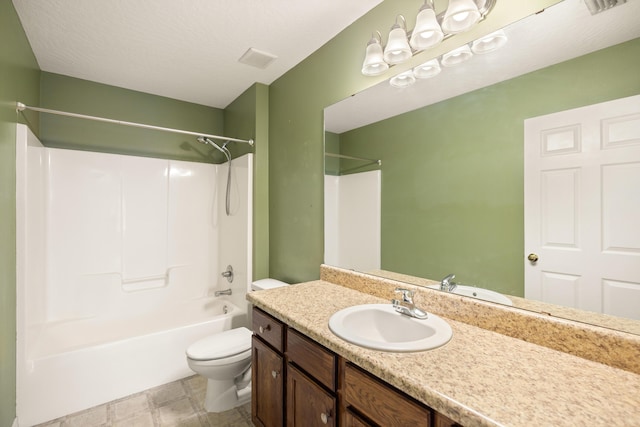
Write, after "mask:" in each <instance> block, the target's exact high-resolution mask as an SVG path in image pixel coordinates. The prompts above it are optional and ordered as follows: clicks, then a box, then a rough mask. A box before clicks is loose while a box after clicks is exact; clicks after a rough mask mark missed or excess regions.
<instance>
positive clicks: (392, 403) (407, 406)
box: [344, 363, 431, 427]
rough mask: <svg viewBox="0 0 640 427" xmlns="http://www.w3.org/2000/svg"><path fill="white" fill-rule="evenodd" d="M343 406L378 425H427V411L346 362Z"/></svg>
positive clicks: (429, 413) (428, 423)
mask: <svg viewBox="0 0 640 427" xmlns="http://www.w3.org/2000/svg"><path fill="white" fill-rule="evenodd" d="M344 388H345V393H344V396H345V402H346V406H347V408H348V407H353V408H354V409H356V410H357V411H358V412H359V413H361V414H363V415H365V416H366V417H367V418H368V419H370V420H371V421H373V422H374V423H376V424H378V425H381V426H407V425H411V426H426V427H428V426H430V424H431V411H430V410H429V409H427V408H425V407H423V406H421V405H419V404H418V403H416V402H414V401H413V400H410V399H411V398H410V397H408V396H405V395H403V394H401V393H400V392H399V391H397V390H395V389H393V388H391V386H389V385H388V384H385V383H383V382H382V381H380V380H379V379H377V378H375V377H373V376H371V375H369V374H367V373H365V372H364V371H362V370H360V369H359V368H357V367H356V366H354V365H352V364H350V363H347V364H346V367H345V371H344Z"/></svg>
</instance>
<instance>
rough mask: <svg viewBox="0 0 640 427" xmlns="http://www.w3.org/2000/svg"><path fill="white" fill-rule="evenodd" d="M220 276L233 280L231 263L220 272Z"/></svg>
mask: <svg viewBox="0 0 640 427" xmlns="http://www.w3.org/2000/svg"><path fill="white" fill-rule="evenodd" d="M222 277H226V279H227V282H229V283H232V282H233V267H232V266H231V265H228V266H227V269H226V270H225V271H223V272H222Z"/></svg>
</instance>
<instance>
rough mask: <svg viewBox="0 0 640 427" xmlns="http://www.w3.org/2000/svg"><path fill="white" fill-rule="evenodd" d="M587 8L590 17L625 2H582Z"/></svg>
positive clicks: (625, 0) (612, 0)
mask: <svg viewBox="0 0 640 427" xmlns="http://www.w3.org/2000/svg"><path fill="white" fill-rule="evenodd" d="M584 2H585V4H586V5H587V8H589V12H591V14H592V15H595V14H596V13H600V12H604V11H605V10H607V9H611V8H612V7H614V6H618V5H619V4H622V3H626V2H627V0H584Z"/></svg>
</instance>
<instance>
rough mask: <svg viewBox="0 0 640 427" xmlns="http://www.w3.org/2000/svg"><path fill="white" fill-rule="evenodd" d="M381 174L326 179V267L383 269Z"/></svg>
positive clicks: (362, 174) (327, 177)
mask: <svg viewBox="0 0 640 427" xmlns="http://www.w3.org/2000/svg"><path fill="white" fill-rule="evenodd" d="M381 177H382V175H381V171H379V170H377V171H369V172H360V173H354V174H349V175H341V176H330V175H325V178H324V188H325V191H324V194H325V196H324V197H325V203H324V218H325V219H324V227H325V233H324V235H325V252H324V259H325V263H326V264H330V265H335V266H339V267H342V268H346V269H353V270H357V271H370V270H377V269H379V268H380V248H381V246H380V215H381V196H380V194H381V193H380V192H381V179H382V178H381Z"/></svg>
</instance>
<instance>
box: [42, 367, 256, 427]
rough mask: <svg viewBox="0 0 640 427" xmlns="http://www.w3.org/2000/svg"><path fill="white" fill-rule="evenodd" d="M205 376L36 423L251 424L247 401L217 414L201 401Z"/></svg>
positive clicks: (121, 426)
mask: <svg viewBox="0 0 640 427" xmlns="http://www.w3.org/2000/svg"><path fill="white" fill-rule="evenodd" d="M206 387H207V380H206V379H205V378H204V377H201V376H199V375H194V376H192V377H188V378H184V379H182V380H178V381H174V382H172V383H169V384H165V385H162V386H159V387H155V388H152V389H149V390H145V391H143V392H140V393H137V394H133V395H131V396H127V397H124V398H122V399H118V400H114V401H112V402H109V403H105V404H104V405H100V406H96V407H94V408H90V409H87V410H85V411H81V412H77V413H75V414H70V415H67V416H64V417H62V418H57V419H55V420H53V421H50V422H47V423H44V424H39V425H38V427H110V426H113V427H159V426H162V427H165V426H180V427H252V426H253V424H252V423H251V403H247V404H245V405H243V406H239V407H237V408H235V409H232V410H230V411H226V412H221V413H218V414H213V413H207V412H206V411H205V410H204V408H203V406H202V404H203V402H204V394H205V390H206Z"/></svg>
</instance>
